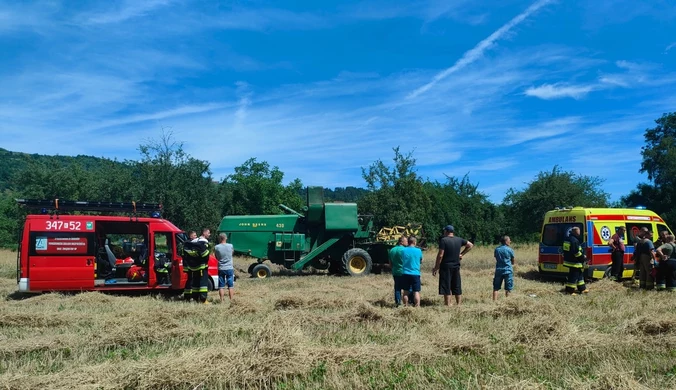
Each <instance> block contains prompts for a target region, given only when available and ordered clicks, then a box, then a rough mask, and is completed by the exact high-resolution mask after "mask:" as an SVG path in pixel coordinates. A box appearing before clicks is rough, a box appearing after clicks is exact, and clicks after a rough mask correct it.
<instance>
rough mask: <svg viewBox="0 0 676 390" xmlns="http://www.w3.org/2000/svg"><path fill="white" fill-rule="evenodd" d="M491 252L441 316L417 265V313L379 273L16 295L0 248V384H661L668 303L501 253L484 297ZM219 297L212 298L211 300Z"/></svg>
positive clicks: (673, 355)
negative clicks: (508, 272)
mask: <svg viewBox="0 0 676 390" xmlns="http://www.w3.org/2000/svg"><path fill="white" fill-rule="evenodd" d="M492 250H493V248H475V250H473V251H472V252H470V253H469V254H468V255H467V256H466V257H465V259H464V260H463V264H464V265H463V288H464V297H465V302H464V304H463V306H461V307H451V308H446V307H443V306H442V305H441V302H442V298H441V297H439V296H438V295H437V279H436V278H434V277H433V276H432V275H431V268H432V265H433V261H434V255H435V253H433V252H432V251H430V252H427V253H426V254H425V262H424V275H423V277H422V280H423V291H422V298H423V299H422V305H423V307H421V308H395V307H394V306H393V304H392V277H391V275H389V274H381V275H371V276H368V277H363V278H349V277H335V276H328V275H325V274H321V273H306V274H304V275H300V276H297V275H288V273H287V272H283V273H284V274H287V276H280V275H275V276H274V277H273V278H271V279H268V280H252V279H249V278H248V277H247V275H246V273H245V270H246V268H247V266H248V264H249V262H248V261H247V260H245V259H237V268H239V270H238V275H239V276H240V278H239V279H238V280H237V282H236V295H235V299H234V301H233V302H232V303H230V302H226V303H224V304H219V303H218V302H216V301H217V300H218V294H217V293H216V292H211V293H210V294H209V297H210V298H209V299H210V300H214V301H215V302H214V303H213V304H211V305H198V304H190V303H184V302H181V301H176V300H172V299H167V298H163V297H162V296H150V295H145V296H119V295H105V294H100V293H80V294H67V295H62V294H54V293H53V294H43V295H36V296H31V297H29V298H25V297H21V296H19V295H18V294H16V280H15V267H16V266H15V264H16V253H13V252H9V251H3V252H0V294H2V300H1V301H0V388H8V389H123V388H124V389H230V388H268V389H338V388H340V389H346V388H358V389H362V388H363V389H409V388H426V389H465V388H486V389H508V388H511V389H553V388H556V389H558V388H565V389H576V390H582V389H647V388H651V389H673V388H676V294H669V293H664V292H663V293H658V292H641V291H637V290H636V289H634V288H631V287H629V286H626V285H625V286H623V285H620V284H617V283H612V282H609V281H605V280H604V281H599V282H596V283H593V284H591V285H590V289H591V293H590V294H589V295H588V296H577V297H571V296H566V295H563V294H562V293H561V290H562V283H560V282H544V281H541V280H538V278H537V276H536V275H537V272H536V255H537V247H535V246H525V247H519V246H516V247H515V251H516V254H517V269H516V273H517V276H516V278H515V288H516V290H515V293H514V294H513V296H511V297H510V298H508V299H505V298H504V296H503V295H501V296H500V300H499V301H498V302H497V303H494V302H493V301H492V300H491V291H492V276H493V260H492ZM226 300H227V298H226Z"/></svg>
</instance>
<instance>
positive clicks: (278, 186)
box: [219, 158, 304, 215]
mask: <svg viewBox="0 0 676 390" xmlns="http://www.w3.org/2000/svg"><path fill="white" fill-rule="evenodd" d="M283 180H284V173H283V172H282V171H280V170H279V168H278V167H276V166H274V167H270V164H268V163H267V162H266V161H257V160H256V158H250V159H248V160H247V161H246V162H244V164H242V165H240V166H238V167H236V168H235V173H234V174H232V175H229V176H228V177H226V178H225V179H224V180H223V181H222V182H221V185H220V189H219V191H220V194H221V205H222V209H221V211H222V214H223V215H245V214H254V215H260V214H279V213H282V210H281V209H280V208H279V204H284V205H286V206H288V207H291V208H292V209H294V210H299V209H300V208H301V207H302V206H303V205H304V202H303V199H302V198H301V197H300V195H299V194H300V192H301V189H302V187H303V184H302V183H301V181H300V179H295V180H293V181H292V182H291V183H289V184H288V185H286V186H285V185H284V184H283V183H282V181H283Z"/></svg>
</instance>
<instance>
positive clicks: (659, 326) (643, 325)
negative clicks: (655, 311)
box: [632, 318, 676, 336]
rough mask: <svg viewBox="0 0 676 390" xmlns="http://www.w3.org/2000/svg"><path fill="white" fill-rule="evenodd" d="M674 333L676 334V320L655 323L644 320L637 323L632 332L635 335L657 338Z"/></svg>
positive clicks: (647, 319) (650, 320)
mask: <svg viewBox="0 0 676 390" xmlns="http://www.w3.org/2000/svg"><path fill="white" fill-rule="evenodd" d="M672 332H676V320H674V319H667V320H657V321H654V320H652V319H649V318H642V319H641V320H639V321H638V322H637V323H636V325H635V326H634V329H633V330H632V333H634V334H638V335H649V336H657V335H662V334H667V333H672Z"/></svg>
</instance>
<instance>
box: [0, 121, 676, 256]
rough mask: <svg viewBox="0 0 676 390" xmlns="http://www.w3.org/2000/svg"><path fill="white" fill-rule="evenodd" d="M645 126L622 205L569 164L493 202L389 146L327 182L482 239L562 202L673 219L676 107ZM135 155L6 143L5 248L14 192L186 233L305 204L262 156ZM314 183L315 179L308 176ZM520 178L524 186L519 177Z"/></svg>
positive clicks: (376, 205) (1, 220) (1, 174)
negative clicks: (230, 168) (221, 162)
mask: <svg viewBox="0 0 676 390" xmlns="http://www.w3.org/2000/svg"><path fill="white" fill-rule="evenodd" d="M655 122H656V126H655V127H654V128H650V129H647V130H646V131H645V134H644V136H645V145H644V146H643V148H642V151H641V154H642V157H643V160H642V163H641V166H640V168H639V171H640V172H644V173H647V175H648V182H646V183H639V184H638V185H637V186H636V188H635V189H633V190H631V192H630V193H628V194H627V195H626V196H624V197H622V198H621V199H620V200H619V201H618V202H615V203H612V204H611V202H610V196H609V194H608V193H607V192H605V191H604V190H603V179H601V178H599V177H595V176H585V175H579V174H577V173H575V172H572V171H564V170H562V169H560V168H559V167H558V166H554V167H552V168H551V169H549V170H546V171H541V172H540V173H538V174H537V175H536V176H535V177H534V178H533V179H532V180H531V181H530V182H529V183H526V185H525V187H523V188H517V187H514V188H511V189H509V190H508V191H507V193H506V195H505V197H504V199H503V200H502V202H501V203H493V202H491V200H490V199H489V197H488V195H487V194H485V193H483V192H482V191H481V190H480V189H479V187H478V185H477V184H473V183H472V182H471V181H470V178H469V177H468V176H464V177H460V178H458V177H450V176H447V177H446V178H445V180H443V181H438V180H429V179H428V178H424V177H422V176H421V175H420V174H419V173H418V170H417V168H416V159H415V156H414V155H413V153H411V152H408V153H405V152H402V151H401V150H400V148H398V147H396V148H394V149H393V152H394V157H393V160H392V161H391V162H385V161H382V160H377V161H374V162H373V163H372V164H370V165H369V166H368V167H364V168H362V177H363V179H364V181H365V183H366V188H357V187H346V188H335V189H325V192H324V196H325V200H326V201H343V202H356V203H357V204H358V208H359V212H360V213H362V214H371V215H373V216H374V221H375V225H376V227H377V228H380V227H383V226H394V225H403V224H406V223H409V222H413V223H422V224H423V226H424V228H425V230H426V232H427V235H428V238H432V239H434V238H436V237H437V236H438V235H439V233H440V231H441V229H442V227H443V226H445V225H447V224H449V223H451V224H453V225H454V226H455V227H456V229H457V231H458V232H459V233H460V234H461V235H462V236H463V237H466V238H468V239H471V240H473V241H474V242H477V243H491V244H493V243H496V242H497V241H498V240H499V237H500V236H501V235H504V234H509V235H510V236H512V237H513V238H515V239H517V240H521V241H536V240H537V239H538V238H539V234H540V229H541V224H542V220H543V217H544V213H545V212H546V211H548V210H551V209H553V208H555V207H557V206H569V205H579V206H585V207H635V206H639V205H641V206H646V207H647V208H649V209H651V210H653V211H655V212H657V213H658V214H660V215H662V217H663V218H665V219H666V221H667V222H668V223H670V224H671V225H672V226H676V225H674V224H675V223H676V212H675V211H674V210H673V209H672V207H671V201H672V199H676V113H669V114H664V115H663V116H662V117H660V118H659V119H657V120H656V121H655ZM138 151H139V155H140V156H139V159H138V160H126V161H117V160H110V159H105V158H95V157H90V156H77V157H67V156H41V155H27V154H23V153H14V152H9V151H6V150H2V149H0V210H1V211H2V213H0V246H3V247H16V244H17V242H18V232H19V230H20V227H21V225H22V222H23V218H24V216H25V211H24V210H22V209H21V208H19V207H18V206H17V204H16V202H15V200H14V199H15V198H31V199H54V198H60V199H72V200H97V201H110V202H122V201H130V200H136V201H143V202H156V203H161V204H162V205H163V217H164V218H166V219H168V220H171V221H172V222H173V223H174V224H176V225H177V226H179V227H180V228H182V229H184V230H198V229H199V228H201V227H210V228H212V229H215V228H217V227H218V224H219V222H220V220H221V218H222V217H223V216H224V215H242V214H277V213H281V212H282V211H281V210H280V209H279V207H278V205H279V204H280V203H283V204H285V205H287V206H289V207H291V208H292V209H296V210H300V209H301V208H302V207H303V206H304V205H305V194H306V192H305V191H306V188H305V186H304V184H303V182H302V181H301V180H300V179H298V178H296V179H294V180H292V181H290V182H288V184H284V173H283V172H282V171H281V170H280V169H279V168H278V167H276V166H270V164H268V163H267V162H266V161H259V160H258V159H256V158H250V159H248V160H246V161H245V162H244V163H243V164H242V165H240V166H238V167H236V168H234V172H233V173H231V174H230V175H228V176H226V177H225V178H224V179H222V180H220V181H217V180H214V178H213V175H212V172H211V170H210V166H209V163H208V162H207V161H203V160H199V159H196V158H194V157H192V156H190V155H189V154H188V153H186V152H185V151H184V149H183V145H182V143H180V142H178V141H176V140H175V139H174V138H173V136H172V134H171V133H170V132H163V134H162V136H161V137H160V138H159V139H158V140H151V141H148V142H146V143H144V144H142V145H140V146H139V148H138ZM309 184H312V183H309ZM514 184H515V185H517V184H519V183H514Z"/></svg>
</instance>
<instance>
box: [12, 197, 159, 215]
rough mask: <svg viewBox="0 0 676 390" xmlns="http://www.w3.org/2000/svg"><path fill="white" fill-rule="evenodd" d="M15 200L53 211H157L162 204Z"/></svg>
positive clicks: (27, 205)
mask: <svg viewBox="0 0 676 390" xmlns="http://www.w3.org/2000/svg"><path fill="white" fill-rule="evenodd" d="M16 202H17V203H18V204H20V205H23V206H24V207H27V208H35V209H44V208H46V209H51V210H55V211H131V212H133V213H136V212H139V211H147V212H152V211H159V210H162V205H161V204H159V203H137V202H89V201H76V200H59V199H54V200H39V199H16Z"/></svg>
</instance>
